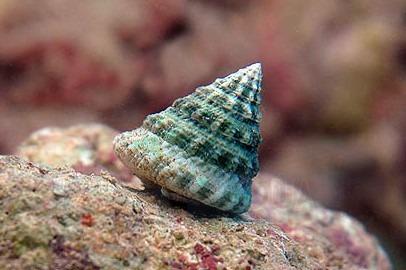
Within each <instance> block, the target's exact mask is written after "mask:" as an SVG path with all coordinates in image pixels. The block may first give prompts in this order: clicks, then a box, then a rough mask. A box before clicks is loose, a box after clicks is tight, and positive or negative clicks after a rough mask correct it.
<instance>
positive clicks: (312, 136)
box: [0, 0, 406, 269]
mask: <svg viewBox="0 0 406 270" xmlns="http://www.w3.org/2000/svg"><path fill="white" fill-rule="evenodd" d="M253 62H261V63H262V65H263V73H264V84H263V97H264V101H263V105H262V110H263V114H264V117H263V122H262V135H263V138H264V141H263V144H262V146H261V156H260V157H261V170H262V171H266V172H271V173H273V174H275V175H278V176H280V177H282V178H283V179H284V180H285V181H287V182H289V183H291V184H293V185H295V186H296V187H298V188H300V189H301V190H303V191H304V192H305V193H306V194H307V195H308V196H310V197H312V198H313V199H315V200H317V201H318V202H320V203H322V204H323V205H325V206H327V207H330V208H333V209H337V210H342V211H345V212H347V213H349V214H351V215H353V216H355V217H356V218H358V219H359V220H361V221H362V222H363V223H364V224H365V225H366V226H367V229H368V230H369V231H370V232H372V233H374V234H376V235H377V236H378V238H379V240H380V242H381V243H382V244H383V246H384V248H385V250H386V251H387V252H388V254H389V256H390V257H391V259H392V261H393V262H394V264H395V265H396V266H397V268H399V269H402V268H403V269H405V268H406V264H405V261H406V253H405V252H404V251H405V250H406V2H405V1H402V0H390V1H389V0H388V1H379V0H348V1H342V0H307V1H301V0H250V1H243V0H200V1H199V0H189V1H187V0H170V1H168V0H114V1H97V0H93V1H92V0H85V1H83V0H82V1H71V0H21V1H13V0H1V1H0V153H1V154H10V153H13V152H15V150H16V149H15V148H16V146H17V145H18V144H19V143H20V142H21V141H22V140H24V139H25V138H26V137H27V136H28V135H29V134H30V133H31V132H32V131H34V130H37V129H39V128H42V127H46V126H61V127H63V126H69V125H72V124H77V123H84V122H102V123H106V124H108V125H110V126H112V127H114V128H117V129H119V130H125V129H133V128H135V127H136V126H138V125H139V124H140V123H141V122H142V120H143V118H144V117H145V116H146V115H147V114H150V113H152V112H156V111H159V110H161V109H163V108H165V107H167V106H169V105H170V104H171V103H172V101H173V100H174V99H176V98H178V97H181V96H183V95H186V94H188V93H190V92H192V91H193V90H194V89H195V88H196V87H197V86H199V85H202V84H207V83H210V82H211V81H213V80H214V79H215V78H217V77H220V76H224V75H227V74H228V73H230V72H233V71H235V70H237V69H238V68H240V67H243V66H246V65H248V64H250V63H253ZM402 251H403V253H402Z"/></svg>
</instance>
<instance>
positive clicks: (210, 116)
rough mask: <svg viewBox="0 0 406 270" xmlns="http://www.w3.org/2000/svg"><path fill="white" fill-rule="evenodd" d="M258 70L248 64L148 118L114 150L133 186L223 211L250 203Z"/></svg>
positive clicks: (255, 153)
mask: <svg viewBox="0 0 406 270" xmlns="http://www.w3.org/2000/svg"><path fill="white" fill-rule="evenodd" d="M261 80H262V72H261V66H260V64H253V65H251V66H248V67H246V68H243V69H240V70H238V71H237V72H235V73H233V74H231V75H229V76H227V77H225V78H221V79H217V80H215V82H213V83H212V84H210V85H207V86H202V87H199V88H197V89H196V91H195V92H194V93H192V94H190V95H188V96H186V97H183V98H180V99H178V100H176V101H175V102H174V103H173V105H172V106H171V107H168V108H167V109H166V110H164V111H162V112H160V113H156V114H152V115H149V116H148V117H147V118H146V119H145V120H144V122H143V125H142V127H141V128H138V129H136V130H134V131H131V132H125V133H122V134H121V135H119V136H118V137H117V138H116V139H115V141H114V148H115V151H116V153H117V155H118V156H119V157H120V159H121V160H122V161H123V162H124V163H125V164H126V165H127V166H128V167H130V169H131V170H132V171H133V172H134V173H135V174H136V175H138V176H140V178H141V179H145V180H148V181H152V182H155V183H157V184H159V185H161V186H162V187H164V188H165V189H167V190H170V191H172V192H176V193H177V194H179V195H181V196H184V197H186V198H189V199H192V200H196V201H199V202H201V203H204V204H206V205H209V206H212V207H216V208H218V209H221V210H224V211H230V212H234V213H242V212H245V211H247V210H248V208H249V205H250V203H251V184H252V178H253V177H254V176H255V175H256V174H257V173H258V170H259V163H258V146H259V144H260V142H261V136H260V131H259V123H260V120H261V112H260V109H259V105H260V102H261V96H260V91H261Z"/></svg>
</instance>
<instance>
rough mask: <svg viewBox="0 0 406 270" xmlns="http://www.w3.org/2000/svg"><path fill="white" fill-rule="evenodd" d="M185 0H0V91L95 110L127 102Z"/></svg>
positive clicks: (11, 97) (16, 98)
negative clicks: (148, 51) (149, 50)
mask: <svg viewBox="0 0 406 270" xmlns="http://www.w3.org/2000/svg"><path fill="white" fill-rule="evenodd" d="M183 9H184V1H183V0H176V1H170V2H166V1H161V0H154V1H146V2H142V1H141V2H140V1H128V0H121V1H115V2H114V3H113V2H98V1H96V2H94V1H85V2H79V3H76V2H71V1H58V2H55V1H49V0H42V1H35V0H34V1H32V0H28V1H24V2H15V1H8V0H7V1H5V2H4V3H2V6H1V13H0V40H1V42H0V89H3V90H2V91H1V93H0V94H1V95H2V96H3V98H2V99H3V100H8V101H9V102H14V103H17V104H21V103H22V104H34V105H54V104H64V105H66V104H72V105H82V106H88V107H91V108H93V109H95V110H99V109H109V108H114V107H116V106H118V105H120V104H122V103H124V102H125V101H126V99H127V98H128V97H129V96H130V95H131V90H132V89H133V88H134V87H136V86H137V85H138V84H139V82H140V78H141V77H142V75H143V73H144V72H145V65H146V63H145V61H146V60H147V58H148V54H147V53H146V52H145V50H147V49H150V48H153V47H154V46H156V45H157V44H158V43H159V42H160V40H162V39H163V38H164V37H165V36H166V35H167V33H169V32H171V29H172V28H173V27H175V26H176V25H177V23H178V20H180V18H181V17H182V14H183V12H184V11H183Z"/></svg>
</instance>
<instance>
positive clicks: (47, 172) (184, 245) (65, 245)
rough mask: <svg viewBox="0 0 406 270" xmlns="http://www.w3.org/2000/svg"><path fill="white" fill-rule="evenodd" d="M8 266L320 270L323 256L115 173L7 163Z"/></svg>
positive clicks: (2, 182) (1, 195)
mask: <svg viewBox="0 0 406 270" xmlns="http://www.w3.org/2000/svg"><path fill="white" fill-rule="evenodd" d="M0 187H1V188H0V190H1V191H0V204H1V206H2V209H3V211H1V213H0V225H1V226H0V247H1V248H0V265H1V266H2V268H3V269H16V268H18V267H22V268H26V269H29V268H30V267H32V268H38V269H41V268H42V269H46V268H50V269H56V268H57V269H72V268H75V267H76V268H79V269H99V268H104V269H134V268H137V267H138V268H139V269H159V268H162V269H166V268H167V269H218V268H219V269H222V268H224V267H227V268H229V269H238V268H240V269H247V267H248V269H249V268H254V267H257V268H259V269H316V268H319V267H320V266H321V265H320V264H319V263H318V258H317V257H315V256H312V255H311V254H310V253H309V252H308V250H306V249H303V246H301V245H300V244H299V243H298V242H296V241H295V240H293V239H290V238H289V237H288V236H287V235H286V234H285V233H284V232H283V231H282V230H281V229H279V228H278V227H276V226H273V225H271V224H270V223H268V222H266V221H263V220H262V221H261V220H258V221H250V222H246V221H242V220H241V219H239V218H237V217H224V216H221V215H214V216H210V217H204V216H200V214H201V211H199V209H194V210H191V211H190V212H188V211H186V210H183V209H182V208H179V207H177V206H173V205H171V203H168V202H167V201H164V200H161V198H160V197H159V198H158V197H155V196H154V195H151V194H149V193H139V192H135V191H134V190H128V189H126V188H124V187H123V186H121V185H120V184H119V183H118V182H116V179H115V178H113V177H111V176H110V175H108V174H105V175H103V176H87V175H84V174H80V173H78V172H75V171H74V170H72V169H49V168H47V167H41V166H39V165H35V164H33V163H30V162H26V161H24V160H22V159H20V158H17V157H12V156H2V157H1V158H0Z"/></svg>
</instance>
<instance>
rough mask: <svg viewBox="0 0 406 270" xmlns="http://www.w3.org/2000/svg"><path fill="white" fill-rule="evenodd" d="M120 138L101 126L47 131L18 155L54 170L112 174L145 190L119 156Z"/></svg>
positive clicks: (33, 136)
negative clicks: (116, 151)
mask: <svg viewBox="0 0 406 270" xmlns="http://www.w3.org/2000/svg"><path fill="white" fill-rule="evenodd" d="M116 135H118V132H117V131H116V130H113V129H111V128H109V127H107V126H105V125H101V124H86V125H85V124H83V125H75V126H72V127H69V128H57V127H49V128H43V129H40V130H38V131H37V132H34V133H33V134H31V135H30V136H29V137H28V138H27V139H26V140H25V141H24V142H23V143H22V144H21V145H20V147H19V148H18V150H17V155H19V156H22V157H25V158H26V159H28V160H29V161H31V162H35V163H40V164H44V165H48V166H52V167H63V166H69V167H72V168H73V169H75V170H76V171H78V172H81V173H84V174H91V173H95V174H101V173H102V171H103V170H104V171H107V170H108V171H109V172H110V173H111V174H112V175H113V176H116V177H118V178H119V179H120V180H121V181H123V182H126V183H127V184H131V186H132V187H133V188H137V189H143V187H142V183H141V181H140V180H139V179H138V178H137V177H135V176H133V175H132V174H131V172H130V171H129V170H128V169H127V168H126V167H125V166H124V164H123V163H122V162H121V161H120V160H119V159H118V158H117V157H116V156H115V154H114V152H113V146H112V141H113V138H114V137H115V136H116Z"/></svg>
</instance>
